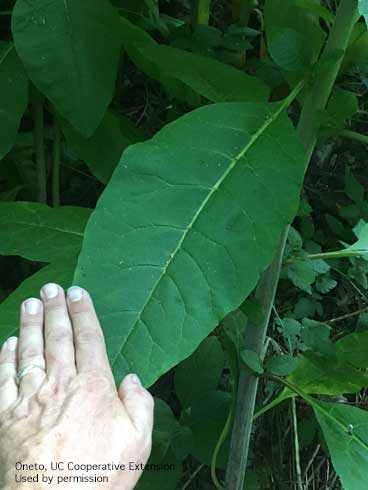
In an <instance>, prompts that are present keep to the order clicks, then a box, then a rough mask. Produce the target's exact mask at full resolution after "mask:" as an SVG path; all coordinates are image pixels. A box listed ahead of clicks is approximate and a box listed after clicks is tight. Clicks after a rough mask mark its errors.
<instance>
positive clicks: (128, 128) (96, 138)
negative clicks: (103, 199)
mask: <svg viewBox="0 0 368 490" xmlns="http://www.w3.org/2000/svg"><path fill="white" fill-rule="evenodd" d="M62 128H63V133H64V135H65V137H66V140H67V142H68V144H69V145H70V146H71V147H72V149H73V150H74V151H75V152H76V153H77V155H78V156H79V158H81V159H82V160H84V161H85V163H86V164H87V165H88V167H89V169H90V170H91V172H92V173H93V175H95V176H96V177H97V178H98V179H99V180H100V182H102V183H104V184H107V182H108V181H109V179H110V177H111V175H112V173H113V171H114V169H115V167H116V165H117V164H118V162H119V160H120V157H121V154H122V153H123V150H124V149H125V148H126V147H127V146H129V145H131V144H132V143H136V142H137V141H140V140H141V139H143V138H142V136H141V135H140V134H139V132H138V131H137V130H136V129H135V128H134V126H133V124H132V123H131V122H130V121H129V120H128V119H127V118H124V117H122V116H118V115H116V114H114V113H113V112H109V111H108V112H107V113H106V114H105V117H104V118H103V120H102V122H101V124H100V125H99V127H98V128H97V130H96V131H95V133H94V134H93V135H92V136H91V137H90V138H85V137H84V136H83V135H81V134H80V133H79V132H78V131H77V130H75V129H74V128H73V127H72V126H71V125H70V124H67V123H66V122H65V121H63V122H62Z"/></svg>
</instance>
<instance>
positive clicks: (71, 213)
mask: <svg viewBox="0 0 368 490" xmlns="http://www.w3.org/2000/svg"><path fill="white" fill-rule="evenodd" d="M90 213H91V211H90V210H89V209H86V208H77V207H74V206H63V207H59V208H56V209H53V208H50V207H48V206H46V205H43V204H38V203H35V202H20V201H19V202H16V203H10V202H0V253H1V254H2V255H20V256H22V257H25V258H26V259H29V260H35V261H39V262H52V261H54V260H55V259H57V258H60V257H70V256H75V255H77V254H78V253H79V251H80V249H81V246H82V240H83V230H84V227H85V225H86V223H87V220H88V218H89V215H90ZM25 236H26V237H27V239H26V240H25V239H24V237H25ZM35 244H37V246H35Z"/></svg>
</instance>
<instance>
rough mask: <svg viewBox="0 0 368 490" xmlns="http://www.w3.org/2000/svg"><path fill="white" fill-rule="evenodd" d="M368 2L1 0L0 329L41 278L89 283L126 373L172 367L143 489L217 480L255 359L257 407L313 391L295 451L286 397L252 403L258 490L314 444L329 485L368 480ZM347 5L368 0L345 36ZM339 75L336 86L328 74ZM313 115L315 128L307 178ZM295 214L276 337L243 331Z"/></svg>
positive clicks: (253, 321) (253, 474)
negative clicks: (154, 467)
mask: <svg viewBox="0 0 368 490" xmlns="http://www.w3.org/2000/svg"><path fill="white" fill-rule="evenodd" d="M3 3H4V2H3ZM358 3H359V9H360V14H361V15H362V16H364V18H365V19H367V16H368V13H367V12H368V10H367V9H368V4H367V2H366V1H365V0H360V1H359V2H356V1H355V0H341V1H339V2H321V1H319V0H266V1H265V2H258V3H257V2H253V1H250V2H248V1H246V2H242V1H239V0H234V1H233V2H212V3H211V4H210V3H209V2H207V0H206V2H204V3H203V4H202V3H200V2H199V3H198V4H197V2H193V3H192V2H187V1H184V0H178V1H175V2H172V1H162V2H158V1H156V0H140V1H136V2H135V1H132V0H113V1H111V2H110V1H109V0H67V1H65V2H58V1H56V0H16V2H7V1H6V2H5V4H4V5H3V6H0V34H1V36H2V37H1V38H2V39H4V41H3V42H2V43H1V44H0V127H1V132H0V169H1V172H0V173H1V175H0V254H1V255H2V256H3V257H0V267H1V277H0V299H1V300H2V303H0V340H1V341H5V340H6V339H7V338H8V337H9V336H10V335H13V334H15V333H16V332H17V325H18V309H19V304H20V303H21V302H22V301H23V300H24V299H26V298H27V297H30V296H36V295H38V293H39V289H40V287H41V286H42V285H43V284H45V283H46V282H50V281H52V282H58V283H60V284H61V285H62V286H63V287H65V288H66V287H68V286H69V285H70V284H71V283H72V282H77V283H78V284H80V285H82V286H84V287H86V288H87V289H88V290H89V292H90V293H91V295H92V296H93V298H94V300H95V303H96V309H97V311H98V314H99V317H100V320H101V323H102V327H103V330H104V333H105V337H106V342H107V347H108V354H109V358H110V361H111V364H112V367H113V371H114V375H115V377H116V380H117V381H120V378H121V376H122V375H123V374H125V373H126V372H128V371H129V372H131V371H135V372H137V373H138V374H139V375H140V376H141V378H142V379H143V381H144V384H145V385H146V386H148V385H151V384H152V383H154V382H155V381H156V380H158V378H160V377H161V379H160V380H159V381H158V383H157V384H155V387H154V388H152V389H153V392H154V393H155V395H156V398H155V423H154V432H153V450H152V454H151V458H150V461H149V462H150V463H154V464H161V465H162V464H171V465H173V466H172V468H171V469H170V470H169V471H146V472H144V475H143V477H142V479H141V480H140V482H139V484H138V487H137V488H138V489H139V490H148V489H149V490H158V489H159V490H174V489H176V488H188V490H192V489H193V490H197V489H198V488H201V489H202V488H203V489H206V488H212V487H213V483H209V475H210V473H211V470H212V475H211V478H212V479H214V471H215V470H216V468H217V470H225V469H226V464H227V461H228V456H229V448H230V436H231V430H232V426H233V418H234V411H235V408H236V403H241V396H238V394H239V393H241V388H242V387H240V391H239V386H238V383H239V372H240V370H241V369H243V367H244V363H245V364H246V366H248V367H249V368H250V369H251V371H253V372H255V373H256V374H258V375H259V376H257V380H256V382H257V383H258V385H259V387H260V391H259V396H258V397H257V403H260V404H261V405H260V408H259V410H260V411H259V413H263V412H266V411H268V410H269V409H270V408H272V407H275V406H276V405H278V404H279V403H280V402H281V401H283V400H285V399H288V398H291V397H296V396H297V395H299V396H300V397H302V398H304V402H306V403H307V404H308V405H309V408H308V407H307V406H306V404H305V403H304V404H303V405H302V406H299V405H298V404H295V407H296V411H297V417H296V419H297V420H296V421H295V420H294V424H295V425H298V427H297V429H298V433H299V439H300V448H301V451H300V454H299V455H296V454H295V455H293V457H290V451H291V450H292V451H296V450H297V447H296V445H295V444H294V442H292V441H291V439H290V437H289V435H293V436H294V437H295V432H294V431H295V428H296V427H294V426H293V427H291V425H290V420H291V418H290V414H289V412H288V406H287V404H285V410H284V407H283V406H280V407H279V409H278V410H277V411H276V412H275V413H274V414H273V415H271V416H270V417H264V418H263V419H257V424H256V425H255V429H257V430H256V434H255V435H254V436H253V443H254V445H255V449H254V453H253V454H252V455H251V456H252V457H251V459H250V463H249V471H248V470H247V475H248V476H247V479H246V483H245V487H244V488H246V489H247V490H248V488H249V489H251V488H254V489H257V490H267V489H268V488H271V487H272V488H276V487H277V488H279V487H280V488H283V485H284V486H285V481H286V480H287V481H290V478H292V479H293V480H295V481H297V475H296V473H295V470H294V468H293V465H294V462H295V461H297V460H298V459H300V461H301V466H302V470H303V476H304V470H305V477H306V481H307V482H309V484H310V486H311V487H312V482H311V481H312V479H313V476H310V474H309V476H308V473H311V472H312V473H313V474H314V472H315V474H316V477H315V481H313V488H316V489H317V488H318V486H316V484H315V483H316V482H317V484H318V482H321V481H323V485H324V486H326V487H327V486H331V487H332V486H333V485H335V487H334V488H339V487H338V486H337V485H338V484H337V482H336V478H337V476H338V477H339V478H340V479H341V481H342V485H343V486H344V489H345V490H363V488H365V485H366V483H365V469H366V466H367V462H368V461H367V448H368V441H367V438H366V432H367V431H366V429H367V427H368V421H367V416H366V412H365V411H364V410H360V409H358V408H356V407H354V406H352V405H354V404H357V403H358V402H359V403H361V404H362V405H363V404H364V403H365V404H366V403H367V394H366V390H365V389H366V387H367V386H368V371H367V369H368V361H367V359H368V356H367V350H368V335H367V334H368V321H367V304H368V303H367V302H368V299H367V298H368V224H367V223H368V201H367V194H366V192H365V189H366V188H367V185H368V181H367V174H366V168H367V165H366V163H367V162H366V152H365V147H364V144H366V143H367V137H366V136H365V132H366V121H365V119H366V118H365V116H366V112H367V96H368V64H367V56H368V31H367V27H366V24H365V22H364V19H363V18H360V19H359V20H358V15H357V13H358V10H357V6H358ZM11 4H15V5H14V7H9V5H11ZM332 4H333V7H332ZM209 5H210V7H211V8H210V9H208V7H209ZM339 5H340V6H349V5H350V7H349V8H351V10H352V13H353V14H354V16H356V19H357V23H356V24H355V25H354V26H353V29H352V31H351V32H350V30H349V29H348V26H347V25H345V26H344V25H343V24H344V19H343V20H341V17H340V18H339V10H340V8H339V7H338V6H339ZM197 7H198V8H197ZM203 7H205V12H204V15H199V13H200V12H201V11H202V10H201V9H202V8H203ZM335 7H337V9H335ZM6 9H8V10H6ZM122 15H123V16H122ZM336 25H338V26H339V28H338V30H337V31H336V29H335V27H336ZM345 31H346V32H345ZM348 31H349V32H348ZM344 36H345V38H346V39H345V41H346V42H345V41H344V42H343V39H342V38H343V37H344ZM326 39H328V41H327V45H326V42H325V41H326ZM331 44H332V45H333V48H334V49H331ZM343 45H344V46H347V49H345V48H343ZM325 46H327V48H328V49H327V48H326V50H327V51H329V55H328V56H325V55H323V58H321V53H322V51H323V49H324V47H325ZM340 65H341V66H340ZM337 72H339V77H338V79H337V81H335V79H334V78H335V73H337ZM329 73H331V76H330V79H329V80H327V82H328V83H326V74H327V75H328V74H329ZM332 75H333V76H332ZM327 78H328V76H327ZM326 85H328V90H327V92H328V93H326V94H325V95H326V98H325V101H326V102H327V101H328V102H327V103H324V104H320V101H319V97H320V95H321V94H320V92H318V90H315V91H313V88H316V87H317V88H318V87H319V88H321V90H322V91H326ZM289 86H291V87H296V88H295V89H294V90H293V91H292V92H291V93H290V90H289ZM332 86H333V88H332ZM28 92H29V94H28ZM311 93H313V94H314V96H315V97H314V98H315V99H316V100H313V101H312V109H313V110H311V111H310V112H309V113H308V117H307V118H306V121H307V122H306V124H305V125H304V127H303V125H300V124H299V127H298V133H299V134H298V136H297V134H296V133H297V132H296V131H295V129H294V127H295V126H297V125H298V121H299V120H300V115H301V114H304V111H305V108H306V106H308V103H310V94H311ZM288 94H289V95H288ZM268 100H272V101H274V102H272V103H268V102H267V101H268ZM308 101H309V102H308ZM200 106H203V107H200ZM193 108H194V110H193ZM303 124H304V123H303ZM301 126H302V127H301ZM308 126H309V127H308ZM312 126H313V127H312ZM59 129H60V132H59ZM306 130H309V131H311V132H315V135H314V136H315V137H316V139H317V140H318V142H317V148H316V151H315V152H314V154H313V157H312V159H311V164H310V167H309V169H308V172H307V173H306V179H305V185H304V188H303V189H302V180H303V178H304V173H305V169H306V163H307V162H306V158H305V152H304V149H303V145H302V144H301V142H300V140H301V141H302V143H303V142H305V140H306V139H307V140H308V138H306V135H305V134H304V132H306ZM348 138H350V139H348ZM351 139H352V140H354V141H351ZM142 141H145V142H144V143H142ZM132 145H133V146H132ZM101 184H102V185H101ZM301 191H302V193H301ZM300 197H301V200H300V205H299V210H298V201H299V199H300ZM36 201H39V202H36ZM96 203H97V204H96ZM60 204H61V205H60ZM51 205H52V207H51ZM291 223H292V226H291V227H290V228H289V230H290V231H289V235H288V239H287V243H286V247H285V253H284V256H283V260H282V268H281V275H280V279H281V280H280V281H279V287H278V291H277V295H276V297H275V298H274V300H273V296H272V295H271V296H272V301H273V313H271V316H270V321H269V330H268V333H267V336H266V339H267V340H266V343H265V344H264V345H263V339H262V342H260V343H259V345H258V346H257V347H255V344H254V343H250V344H248V343H246V342H245V340H244V335H245V337H246V338H249V336H250V337H252V336H253V338H254V337H255V336H256V335H257V331H258V332H259V329H260V328H261V325H263V324H264V323H265V321H266V320H268V316H267V306H265V304H264V303H265V297H267V296H268V293H269V291H267V288H269V287H270V285H269V284H268V283H267V284H265V283H264V281H261V283H259V284H260V285H259V287H258V288H257V293H256V294H255V295H254V296H252V294H253V291H254V289H255V287H256V286H257V283H258V280H259V278H260V276H261V274H262V273H263V272H264V271H265V270H266V269H267V267H268V266H269V265H270V263H271V261H272V259H273V257H274V256H275V252H276V250H277V246H278V242H279V237H280V235H281V234H282V232H283V230H285V227H286V226H287V225H289V224H291ZM78 255H79V258H78ZM39 263H43V267H42V268H41V269H39V267H41V266H42V264H39ZM45 263H48V265H44V264H45ZM101 285H103V288H102V287H101ZM259 289H261V290H262V292H261V293H260V291H259ZM106 291H107V292H108V294H107V293H106ZM268 306H269V307H270V309H271V306H272V305H271V304H270V305H268ZM209 335H210V336H209ZM247 345H251V346H252V350H250V349H247V348H246V347H247ZM263 357H265V359H264V360H263ZM172 368H174V369H172ZM169 370H170V371H169ZM167 371H169V372H167ZM246 371H247V372H249V371H248V370H246ZM243 374H244V373H243ZM240 379H241V377H240ZM253 379H255V377H254V376H253ZM280 383H281V384H285V385H286V386H285V388H284V389H283V390H282V391H281V392H280V390H279V388H278V384H280ZM243 388H244V387H243ZM247 389H248V387H247ZM311 395H312V396H311ZM321 396H323V397H327V400H329V402H328V403H326V402H325V401H322V400H321V399H320V397H321ZM336 400H339V401H340V402H341V403H339V404H337V403H331V402H332V401H336ZM248 402H249V403H248V405H247V409H248V407H250V406H253V405H252V403H253V399H252V400H248ZM286 408H287V409H286ZM313 413H315V416H314V415H313ZM276 423H277V425H278V430H277V431H275V430H274V426H275V424H276ZM270 424H271V425H270ZM234 425H235V426H236V422H235V424H234ZM319 426H320V427H321V429H322V432H323V435H322V433H321V432H320V433H319V438H320V441H319V442H320V444H321V452H322V451H324V452H325V456H324V457H322V455H321V454H320V455H319V456H318V458H317V459H318V460H319V461H322V460H323V459H325V460H326V461H328V460H327V458H328V456H329V455H330V456H331V460H332V463H333V466H334V469H333V470H332V469H331V467H330V466H328V471H327V474H329V473H330V474H331V475H332V477H335V476H336V478H335V480H334V481H333V483H331V481H332V477H331V479H330V481H324V479H325V475H326V469H325V468H326V466H325V465H324V464H322V466H321V465H320V466H316V465H315V463H314V461H315V459H314V458H315V455H313V453H314V449H315V448H314V446H315V444H316V440H317V435H318V427H319ZM248 429H249V430H248ZM290 429H292V430H290ZM239 432H242V433H243V432H244V433H246V432H250V427H241V431H239ZM280 434H281V436H280ZM235 436H237V434H235ZM242 443H244V441H242ZM285 444H286V445H285ZM217 450H218V454H217ZM276 453H277V454H276ZM230 454H231V452H230ZM284 455H287V459H286V458H285V457H284ZM214 456H216V458H215V457H214ZM297 456H299V458H297ZM232 457H233V456H230V460H231V458H232ZM260 461H261V462H262V463H261V464H260V463H259V462H260ZM237 463H238V460H237ZM322 463H323V461H322ZM326 464H328V465H329V463H326ZM277 465H278V467H276V466H277ZM210 466H212V468H211V470H210V468H209V467H210ZM309 468H310V469H309ZM223 475H224V473H223V472H222V471H218V475H217V478H218V480H219V481H220V484H222V483H223V482H222V479H223ZM192 480H193V481H192ZM216 486H217V487H218V486H219V485H218V484H217V483H216ZM224 486H225V487H226V485H224ZM231 490H233V489H232V488H231ZM237 490H238V489H237ZM318 490H320V489H319V488H318Z"/></svg>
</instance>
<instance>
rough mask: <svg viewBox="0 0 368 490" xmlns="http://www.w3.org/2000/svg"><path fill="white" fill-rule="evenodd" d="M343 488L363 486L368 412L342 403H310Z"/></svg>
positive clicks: (356, 489) (367, 464)
mask: <svg viewBox="0 0 368 490" xmlns="http://www.w3.org/2000/svg"><path fill="white" fill-rule="evenodd" d="M312 406H313V408H314V412H315V414H316V417H317V420H318V422H319V424H320V425H321V427H322V431H323V435H324V436H325V440H326V442H327V445H328V448H329V450H330V453H331V458H332V463H333V465H334V468H335V470H336V472H337V474H338V475H339V477H340V479H341V483H342V485H343V487H344V490H363V489H365V488H367V468H368V412H367V411H365V410H360V409H359V408H356V407H351V406H349V405H344V404H342V403H326V402H322V401H318V402H317V401H316V400H314V401H313V403H312Z"/></svg>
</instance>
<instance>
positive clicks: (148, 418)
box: [118, 374, 154, 433]
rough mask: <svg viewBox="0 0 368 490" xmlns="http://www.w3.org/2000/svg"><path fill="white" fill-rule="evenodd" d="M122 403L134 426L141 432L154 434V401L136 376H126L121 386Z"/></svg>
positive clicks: (119, 391) (120, 396)
mask: <svg viewBox="0 0 368 490" xmlns="http://www.w3.org/2000/svg"><path fill="white" fill-rule="evenodd" d="M118 393H119V398H120V400H121V401H122V403H123V405H124V408H125V411H126V412H127V414H128V416H129V418H130V420H131V421H132V423H133V425H134V426H135V428H136V429H137V430H138V431H139V432H149V433H151V432H152V428H153V407H154V401H153V397H152V395H151V393H150V392H149V391H147V390H146V389H145V388H143V386H142V383H141V381H140V379H139V378H138V376H137V375H136V374H128V375H127V376H125V378H124V379H123V381H122V382H121V384H120V386H119V390H118Z"/></svg>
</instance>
